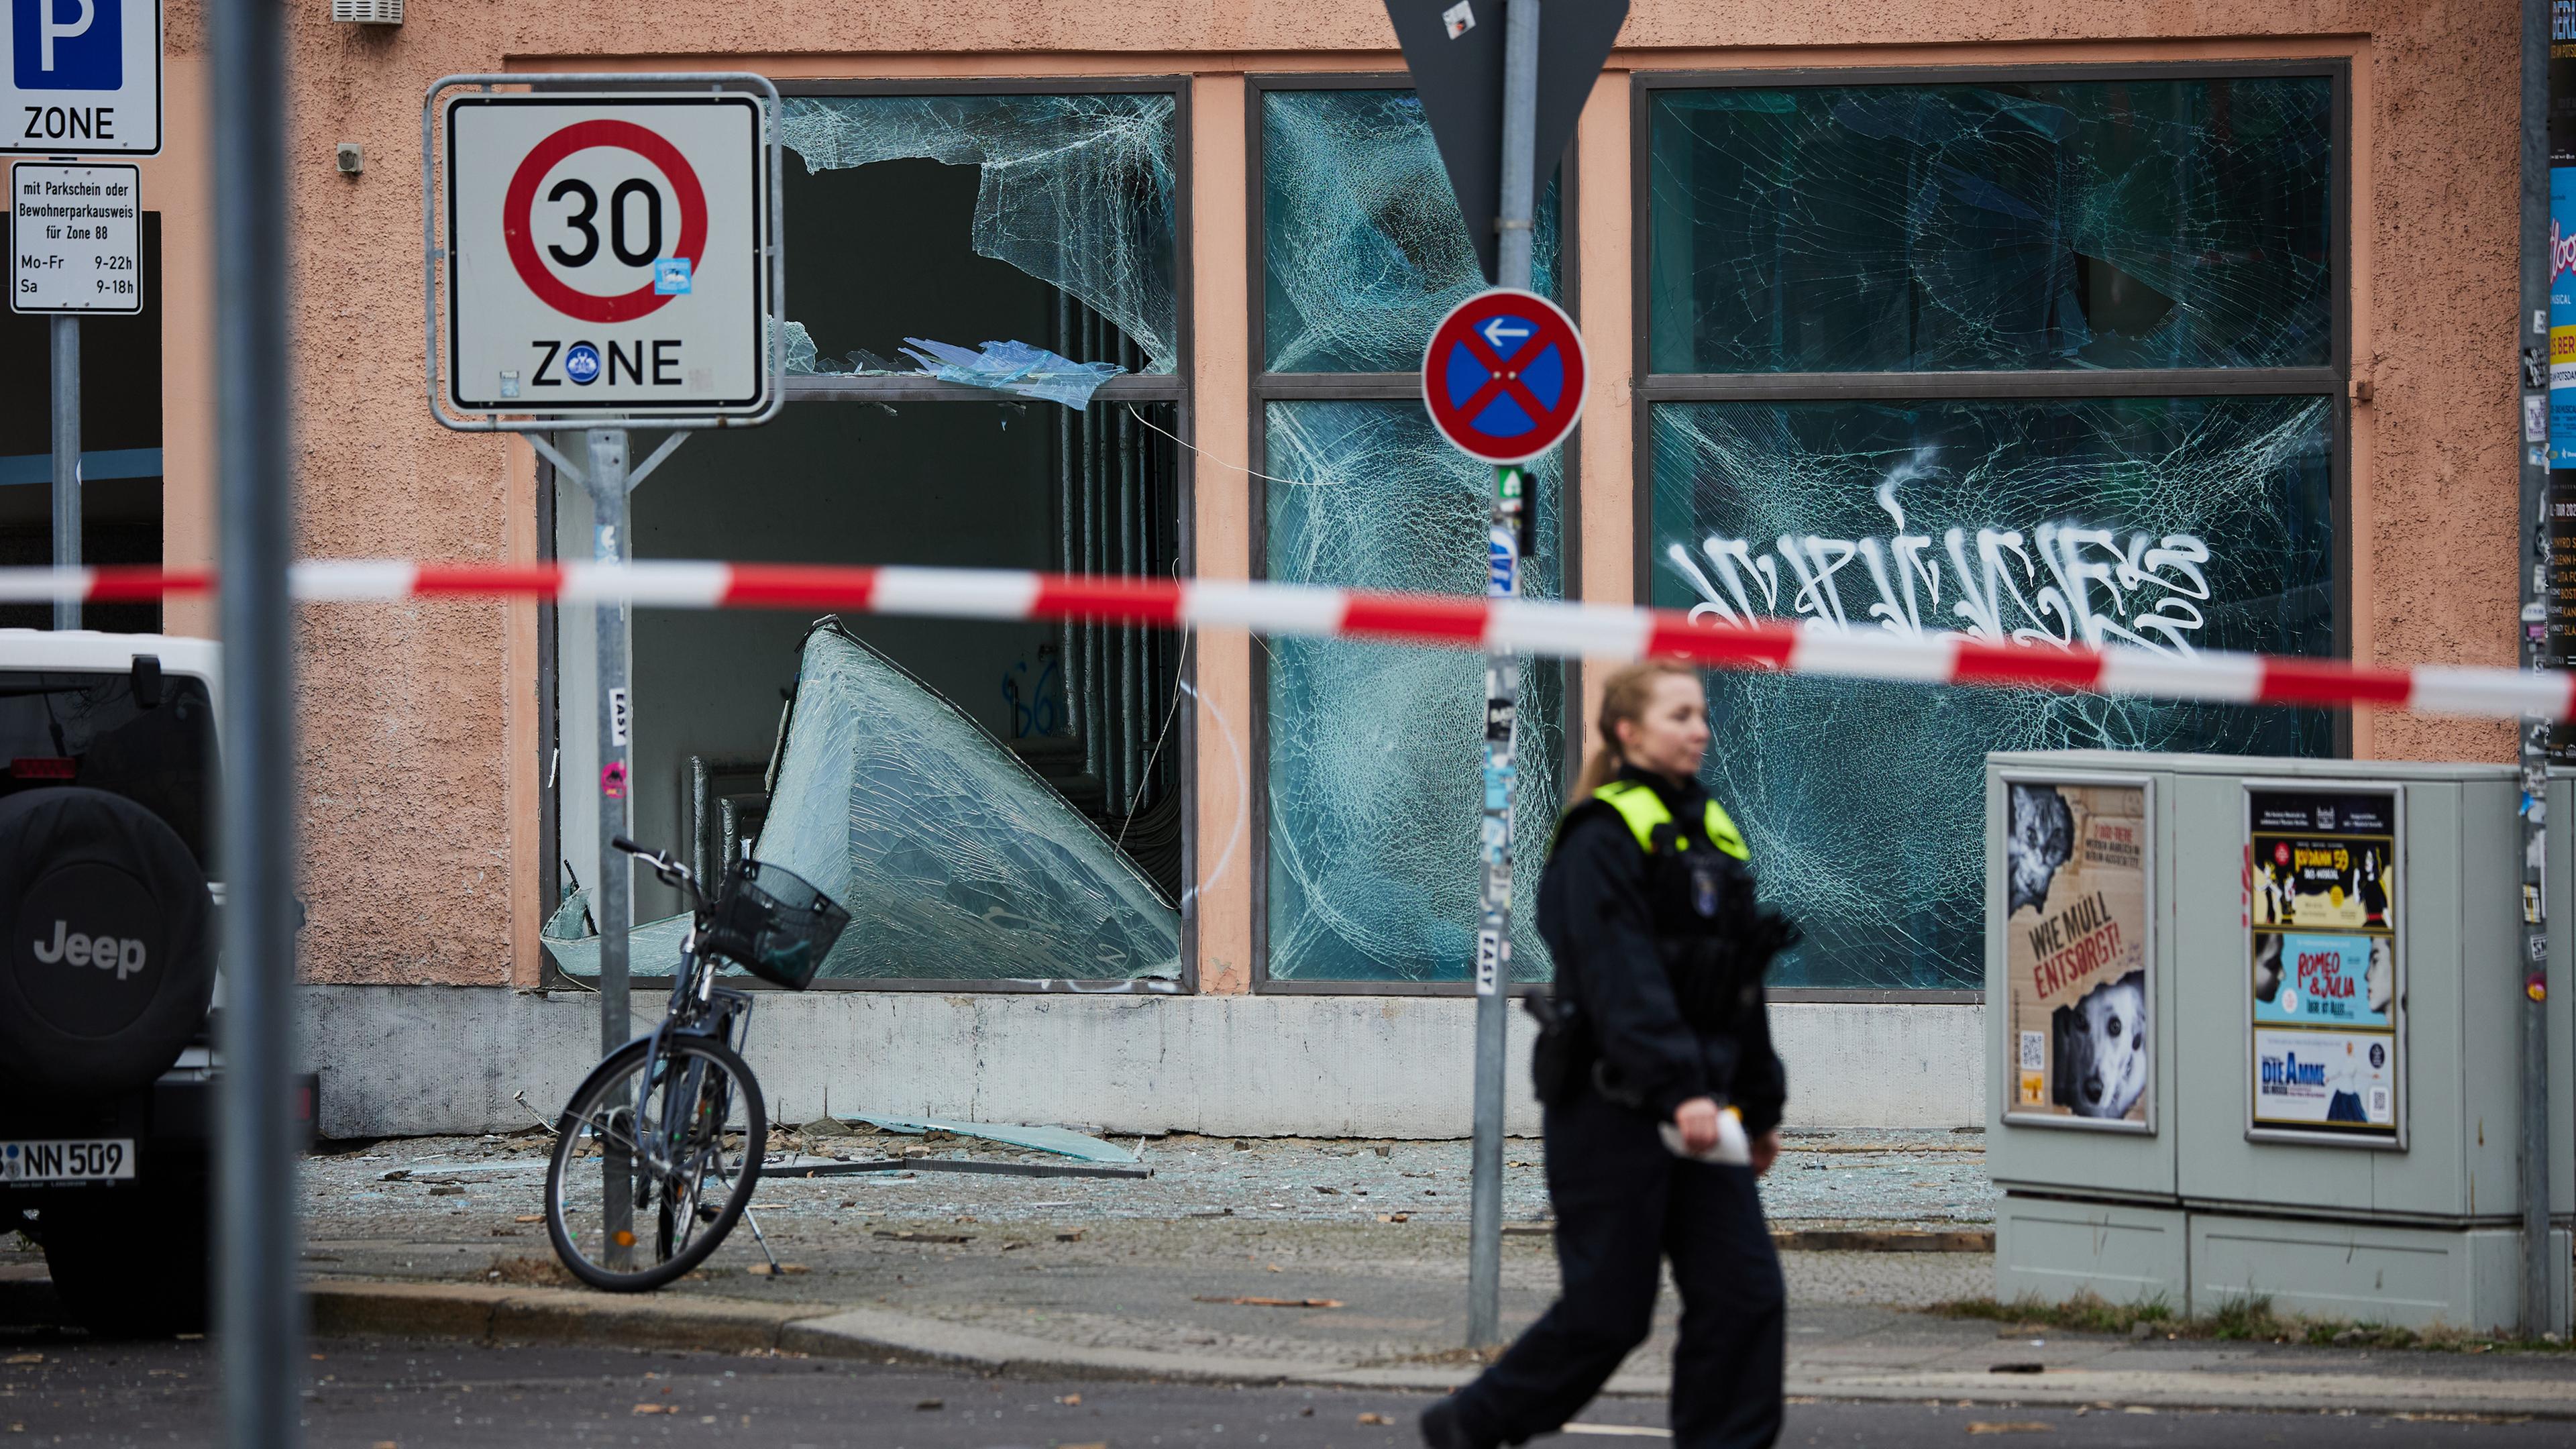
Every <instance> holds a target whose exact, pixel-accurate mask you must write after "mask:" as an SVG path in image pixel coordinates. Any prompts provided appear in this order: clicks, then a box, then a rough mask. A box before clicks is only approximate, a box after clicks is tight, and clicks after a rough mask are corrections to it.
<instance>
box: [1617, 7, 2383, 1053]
mask: <svg viewBox="0 0 2576 1449" xmlns="http://www.w3.org/2000/svg"><path fill="white" fill-rule="evenodd" d="M2267 77H2322V78H2324V79H2325V80H2327V81H2328V82H2329V83H2330V84H2331V86H2332V87H2333V93H2332V99H2331V100H2330V101H2329V103H2328V105H2329V119H2328V125H2329V128H2330V129H2329V132H2328V137H2329V145H2330V146H2331V148H2332V152H2333V158H2332V165H2331V174H2330V175H2329V177H2328V186H2329V188H2330V189H2329V193H2328V194H2329V196H2330V198H2331V200H2330V202H2329V205H2328V209H2327V224H2328V225H2329V226H2330V227H2331V228H2332V232H2333V235H2332V237H2331V238H2330V240H2329V249H2328V255H2329V257H2330V258H2331V262H2330V265H2331V266H2332V267H2333V271H2334V276H2333V286H2332V288H2331V303H2330V306H2331V331H2330V341H2329V344H2328V347H2327V353H2328V356H2327V360H2326V362H2325V363H2324V364H2322V365H2319V366H2313V367H2226V368H2219V367H2195V368H2068V369H2048V370H2039V369H2032V370H2026V371H1926V372H1762V373H1754V372H1664V373H1658V372H1654V371H1651V370H1650V368H1651V366H1652V363H1653V346H1654V311H1653V303H1654V298H1653V285H1654V272H1653V268H1652V261H1653V257H1652V248H1653V245H1654V193H1653V162H1652V149H1653V139H1654V138H1653V135H1652V127H1653V124H1654V100H1655V96H1656V94H1657V93H1658V92H1662V91H1682V90H1728V89H1737V90H1790V89H1803V88H1813V87H1821V86H1836V87H1840V86H1873V85H1876V86H1918V87H1919V86H1935V85H1978V84H2005V83H2026V82H2031V81H2095V82H2099V81H2177V80H2179V81H2193V80H2221V79H2227V80H2233V79H2260V78H2267ZM1628 140H1629V166H1630V172H1629V177H1630V180H1629V204H1630V214H1629V227H1630V231H1629V256H1628V266H1629V296H1630V305H1631V309H1632V315H1633V317H1634V318H1635V327H1634V331H1635V336H1634V337H1633V338H1632V339H1631V345H1632V352H1631V366H1632V368H1633V369H1634V371H1633V373H1632V375H1633V376H1634V378H1635V379H1636V381H1635V396H1636V407H1635V409H1634V412H1635V417H1634V419H1633V420H1632V423H1631V426H1632V428H1633V433H1632V437H1631V444H1630V445H1631V447H1632V448H1633V449H1634V450H1635V451H1634V455H1633V456H1634V457H1635V460H1636V469H1635V472H1636V480H1637V486H1636V499H1635V516H1634V519H1633V521H1632V525H1631V526H1632V528H1633V531H1634V538H1633V544H1634V552H1633V554H1632V567H1633V568H1634V570H1635V572H1634V575H1633V577H1634V580H1635V589H1636V596H1635V598H1636V602H1637V603H1638V604H1639V605H1640V606H1651V605H1652V603H1653V592H1654V577H1655V576H1654V567H1655V557H1654V555H1655V548H1654V538H1655V534H1654V512H1655V480H1654V414H1655V408H1656V406H1657V405H1658V404H1663V403H1691V402H1749V401H1764V402H1861V401H1870V400H1877V399H1886V400H1903V401H1924V402H1939V401H1958V400H1962V399H2006V400H2013V399H2018V400H2025V401H2030V402H2044V401H2058V400H2066V399H2080V398H2105V397H2242V396H2249V395H2260V396H2302V397H2325V398H2328V399H2329V400H2330V402H2331V406H2330V407H2329V409H2328V418H2329V423H2328V427H2329V437H2328V443H2327V468H2328V494H2327V496H2328V499H2329V503H2328V528H2329V531H2330V532H2331V534H2332V538H2333V542H2332V546H2331V547H2332V552H2331V555H2330V557H2331V559H2332V566H2333V569H2334V588H2333V590H2332V611H2333V612H2332V617H2333V622H2334V640H2335V652H2334V653H2333V654H2332V655H2330V656H2328V657H2330V658H2338V659H2349V658H2350V657H2351V654H2352V526H2351V525H2352V519H2351V489H2352V395H2351V394H2352V381H2351V378H2352V365H2351V358H2352V351H2351V349H2352V297H2353V289H2354V287H2355V285H2356V279H2355V278H2354V276H2353V273H2352V228H2353V204H2352V62H2351V61H2350V59H2349V58H2347V57H2343V56H2331V55H2329V56H2317V57H2311V58H2284V59H2278V60H2250V59H2248V60H2224V59H2218V60H2208V61H2152V62H2134V63H2129V62H2091V63H2077V64H2052V65H1978V66H1868V67H1853V68H1836V67H1824V66H1798V67H1784V68H1781V69H1774V70H1764V69H1733V70H1661V71H1644V70H1641V71H1636V72H1634V73H1632V74H1631V76H1630V83H1629V131H1628ZM2333 730H2334V733H2333V745H2332V750H2333V756H2334V757H2349V756H2350V755H2351V754H2352V714H2351V711H2349V710H2338V711H2336V712H2335V713H2334V716H2333ZM1770 999H1771V1000H1772V1001H1774V1002H1812V1003H1869V1004H1890V1005H1896V1004H1902V1005H1909V1006H1935V1005H1971V1004H1980V1003H1983V1002H1984V1001H1985V999H1986V993H1985V992H1984V991H1983V990H1980V989H1974V988H1966V989H1960V988H1938V989H1905V988H1876V987H1862V988H1851V987H1775V988H1773V989H1772V990H1771V992H1770Z"/></svg>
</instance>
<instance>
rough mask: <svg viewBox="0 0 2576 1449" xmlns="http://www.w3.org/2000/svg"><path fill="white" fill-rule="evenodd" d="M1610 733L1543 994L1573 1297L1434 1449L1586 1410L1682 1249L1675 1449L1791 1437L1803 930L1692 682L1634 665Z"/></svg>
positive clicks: (1469, 1395)
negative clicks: (1792, 1133) (1730, 789)
mask: <svg viewBox="0 0 2576 1449" xmlns="http://www.w3.org/2000/svg"><path fill="white" fill-rule="evenodd" d="M1600 727H1601V736H1602V745H1601V748H1600V749H1599V750H1598V751H1597V752H1596V753H1595V754H1594V755H1593V756H1592V758H1591V759H1590V760H1589V761H1588V762H1587V763H1586V765H1585V768H1584V771H1583V777H1582V780H1581V781H1580V782H1579V783H1578V785H1577V786H1576V791H1575V795H1576V801H1577V803H1576V804H1575V805H1574V807H1573V808H1572V809H1571V810H1569V811H1568V812H1567V813H1566V816H1565V819H1564V820H1563V821H1562V822H1561V823H1560V824H1559V825H1558V827H1557V833H1556V840H1555V844H1554V845H1553V847H1552V848H1551V851H1550V854H1549V857H1548V864H1547V872H1546V875H1545V876H1544V878H1543V879H1542V880H1541V882H1540V885H1539V898H1538V927H1539V932H1540V934H1541V935H1543V936H1545V937H1546V939H1547V944H1548V949H1549V950H1550V951H1551V952H1553V953H1554V955H1555V959H1556V986H1555V991H1554V1000H1553V1002H1552V1003H1549V1004H1547V1005H1546V1006H1545V1007H1544V1009H1542V1006H1541V1003H1540V1002H1538V1001H1536V1000H1534V1001H1533V1003H1532V1005H1533V1009H1534V1011H1538V1012H1539V1014H1540V1015H1541V1021H1542V1031H1541V1036H1540V1045H1539V1049H1538V1051H1537V1053H1536V1057H1535V1061H1534V1067H1535V1069H1536V1076H1537V1077H1538V1087H1539V1097H1540V1101H1541V1102H1542V1104H1543V1105H1544V1108H1545V1121H1544V1130H1545V1132H1546V1135H1547V1188H1548V1197H1549V1200H1550V1201H1551V1202H1552V1203H1553V1204H1554V1205H1555V1209H1556V1254H1557V1266H1558V1271H1559V1275H1560V1277H1561V1279H1562V1284H1563V1289H1564V1295H1563V1296H1562V1297H1560V1298H1559V1299H1558V1300H1557V1302H1556V1304H1555V1305H1554V1306H1553V1307H1551V1308H1549V1309H1548V1311H1547V1313H1546V1314H1545V1315H1544V1316H1543V1317H1541V1318H1540V1319H1539V1320H1538V1322H1536V1323H1534V1324H1532V1325H1530V1328H1529V1331H1528V1332H1526V1333H1524V1334H1522V1335H1521V1337H1520V1340H1519V1341H1518V1342H1516V1343H1514V1344H1513V1345H1512V1346H1511V1348H1510V1349H1509V1350H1508V1351H1507V1352H1505V1353H1504V1355H1503V1357H1502V1358H1501V1359H1500V1360H1499V1361H1498V1362H1496V1363H1495V1364H1494V1366H1493V1367H1491V1368H1489V1369H1487V1370H1486V1371H1485V1372H1484V1374H1483V1375H1482V1376H1481V1377H1479V1378H1478V1379H1477V1380H1476V1381H1475V1382H1474V1383H1471V1384H1469V1385H1468V1386H1467V1387H1466V1388H1464V1389H1461V1390H1460V1391H1459V1392H1458V1393H1457V1394H1456V1395H1454V1396H1452V1397H1450V1398H1448V1399H1444V1400H1442V1401H1441V1402H1439V1403H1437V1404H1435V1405H1433V1406H1432V1407H1431V1408H1430V1409H1428V1410H1426V1411H1425V1412H1424V1414H1423V1416H1422V1436H1423V1439H1424V1440H1425V1441H1426V1442H1427V1443H1428V1444H1429V1445H1431V1449H1492V1446H1495V1445H1498V1444H1518V1443H1520V1442H1521V1441H1523V1440H1525V1439H1528V1438H1531V1437H1532V1436H1534V1435H1539V1434H1545V1433H1550V1432H1552V1431H1554V1430H1556V1429H1557V1428H1558V1427H1559V1426H1561V1425H1563V1424H1564V1423H1565V1422H1566V1420H1568V1419H1569V1418H1571V1417H1573V1415H1574V1414H1575V1413H1576V1412H1577V1411H1578V1410H1580V1409H1581V1408H1582V1407H1583V1406H1584V1405H1585V1404H1586V1403H1588V1402H1590V1401H1591V1399H1592V1396H1593V1395H1594V1394H1596V1393H1598V1392H1599V1391H1600V1389H1601V1385H1602V1384H1603V1383H1604V1382H1606V1381H1607V1380H1608V1379H1609V1377H1610V1375H1611V1373H1612V1371H1613V1370H1615V1369H1617V1368H1618V1367H1619V1365H1620V1363H1621V1362H1622V1361H1623V1360H1625V1359H1626V1358H1627V1356H1628V1354H1629V1352H1630V1350H1632V1349H1634V1348H1635V1347H1636V1346H1637V1345H1638V1344H1639V1343H1641V1342H1643V1341H1644V1340H1645V1337H1646V1334H1647V1332H1648V1330H1649V1329H1650V1328H1651V1327H1652V1318H1653V1312H1654V1305H1655V1289H1656V1285H1657V1281H1658V1277H1659V1274H1658V1271H1657V1269H1658V1266H1659V1260H1661V1259H1663V1258H1667V1257H1669V1258H1670V1259H1671V1260H1672V1265H1673V1279H1674V1282H1675V1283H1676V1284H1677V1285H1678V1286H1679V1288H1680V1290H1681V1299H1682V1316H1681V1339H1680V1343H1679V1344H1678V1346H1677V1347H1676V1348H1675V1349H1674V1351H1673V1388H1672V1429H1673V1442H1674V1444H1675V1446H1676V1449H1719V1446H1725V1449H1736V1446H1747V1449H1750V1446H1760V1445H1768V1444H1770V1443H1771V1442H1772V1441H1773V1439H1774V1438H1776V1437H1777V1436H1778V1434H1779V1432H1780V1383H1781V1371H1782V1329H1783V1325H1782V1316H1783V1306H1784V1300H1785V1293H1784V1291H1783V1288H1782V1285H1781V1280H1780V1260H1779V1258H1778V1256H1777V1255H1776V1254H1774V1252H1773V1251H1772V1248H1771V1235H1770V1233H1769V1231H1768V1230H1767V1229H1766V1228H1765V1227H1764V1226H1763V1222H1762V1204H1761V1201H1760V1199H1759V1198H1758V1197H1757V1196H1756V1194H1755V1190H1754V1179H1755V1178H1756V1177H1758V1176H1760V1175H1761V1174H1762V1173H1764V1172H1766V1171H1768V1170H1769V1169H1770V1166H1771V1162H1772V1159H1773V1158H1774V1157H1775V1156H1777V1155H1778V1153H1779V1150H1780V1137H1779V1124H1780V1108H1781V1103H1782V1101H1783V1099H1784V1098H1785V1097H1786V1095H1787V1085H1786V1079H1785V1076H1784V1074H1783V1073H1782V1071H1781V1068H1780V1059H1779V1057H1778V1056H1777V1055H1775V1054H1774V1053H1773V1051H1772V1049H1771V1033H1770V1028H1769V1025H1768V1022H1767V1020H1766V1012H1765V1007H1764V1001H1763V996H1762V972H1763V970H1764V968H1766V967H1767V966H1768V965H1769V963H1770V960H1771V957H1772V956H1773V955H1774V954H1776V953H1777V952H1778V951H1779V950H1780V949H1782V948H1783V947H1785V946H1787V945H1789V944H1791V943H1793V942H1794V941H1795V939H1796V931H1795V929H1794V928H1793V927H1791V926H1790V925H1789V924H1788V923H1787V922H1786V921H1785V920H1783V919H1782V918H1780V917H1779V916H1777V915H1776V914H1773V913H1771V912H1769V911H1766V910H1762V909H1760V908H1759V907H1758V906H1757V905H1756V904H1755V901H1754V894H1753V875H1752V871H1751V870H1750V868H1749V866H1748V863H1747V861H1748V855H1747V852H1746V849H1745V845H1744V838H1743V836H1742V835H1741V834H1740V833H1739V832H1738V831H1737V829H1736V827H1735V823H1734V822H1733V821H1732V820H1730V819H1728V818H1727V814H1726V812H1725V811H1724V810H1723V809H1721V808H1720V807H1719V806H1718V804H1717V802H1716V801H1714V800H1711V799H1710V798H1709V797H1708V793H1707V792H1706V791H1705V790H1703V789H1701V788H1700V785H1699V783H1698V777H1699V765H1700V759H1701V757H1702V756H1703V755H1705V754H1706V753H1707V751H1708V738H1709V733H1708V702H1707V699H1706V697H1705V695H1704V694H1703V693H1702V692H1701V689H1700V683H1699V677H1698V675H1697V674H1696V673H1695V672H1694V671H1693V670H1691V669H1690V668H1688V667H1686V666H1683V665H1680V664H1674V663H1669V662H1652V663H1646V664H1637V665H1631V666H1629V667H1627V668H1624V669H1621V670H1619V671H1617V672H1616V673H1614V674H1612V675H1611V676H1610V678H1609V680H1608V681H1607V683H1606V686H1605V687H1604V689H1603V691H1602V705H1601V726H1600ZM1730 1116H1732V1117H1733V1118H1735V1119H1736V1120H1734V1121H1729V1120H1727V1119H1728V1118H1729V1117H1730ZM1739 1125H1740V1132H1739V1131H1738V1130H1737V1129H1738V1127H1739ZM1668 1138H1669V1140H1668ZM1722 1138H1723V1139H1725V1140H1726V1141H1727V1142H1728V1143H1729V1144H1730V1145H1732V1146H1733V1147H1734V1148H1735V1150H1733V1151H1731V1152H1724V1153H1721V1152H1720V1143H1721V1139H1722ZM1676 1149H1678V1150H1676ZM1685 1152H1686V1153H1689V1154H1691V1156H1688V1157H1685V1156H1683V1155H1681V1154H1682V1153H1685ZM1718 1156H1731V1157H1734V1158H1735V1159H1736V1160H1735V1161H1734V1162H1722V1161H1716V1160H1708V1159H1711V1158H1715V1157H1718Z"/></svg>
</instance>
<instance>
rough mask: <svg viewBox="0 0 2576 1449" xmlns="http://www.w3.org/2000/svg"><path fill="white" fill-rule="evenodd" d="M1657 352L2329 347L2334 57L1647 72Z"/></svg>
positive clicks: (1900, 359)
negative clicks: (1805, 72)
mask: <svg viewBox="0 0 2576 1449" xmlns="http://www.w3.org/2000/svg"><path fill="white" fill-rule="evenodd" d="M1647 125H1648V131H1649V139H1648V143H1647V144H1648V153H1647V166H1648V173H1649V174H1648V183H1647V184H1648V190H1649V195H1650V199H1651V219H1650V235H1651V239H1652V243H1653V246H1652V260H1651V263H1650V281H1649V287H1650V298H1651V301H1650V306H1649V317H1650V319H1651V323H1652V327H1653V358H1654V369H1655V371H1657V372H1839V371H1915V370H1927V369H1951V368H1995V369H2022V368H2060V367H2287V366H2318V365H2323V364H2325V363H2328V362H2330V361H2332V343H2333V306H2334V295H2335V292H2334V266H2333V261H2334V258H2333V242H2334V229H2333V217H2334V209H2335V205H2336V201H2335V195H2334V192H2335V183H2334V147H2333V140H2334V85H2333V83H2332V81H2330V80H2329V79H2328V78H2326V77H2324V76H2238V77H2223V78H2212V79H2199V80H2120V81H2021V82H2011V83H1994V82H1990V83H1981V84H1975V85H1933V86H1922V85H1907V86H1810V87H1798V88H1793V89H1753V88H1741V89H1737V88H1729V89H1717V90H1691V91H1658V92H1655V93H1654V96H1653V100H1652V102H1651V104H1650V106H1649V109H1648V120H1647Z"/></svg>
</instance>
